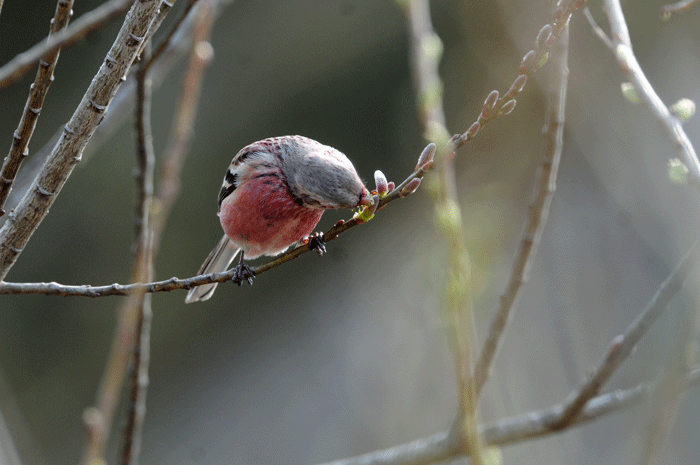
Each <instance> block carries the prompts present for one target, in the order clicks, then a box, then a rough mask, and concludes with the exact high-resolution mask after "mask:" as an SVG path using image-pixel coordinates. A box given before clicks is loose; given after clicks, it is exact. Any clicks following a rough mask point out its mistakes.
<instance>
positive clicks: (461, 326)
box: [402, 0, 485, 464]
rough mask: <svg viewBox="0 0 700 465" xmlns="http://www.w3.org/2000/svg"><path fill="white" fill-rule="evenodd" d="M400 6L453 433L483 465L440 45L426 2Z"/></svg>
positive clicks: (410, 0)
mask: <svg viewBox="0 0 700 465" xmlns="http://www.w3.org/2000/svg"><path fill="white" fill-rule="evenodd" d="M402 6H403V7H404V10H405V13H406V15H407V19H408V23H409V27H410V35H411V37H410V39H411V54H412V56H411V58H412V66H413V79H414V83H415V87H416V95H417V99H418V106H419V112H420V118H421V122H422V123H423V127H424V131H425V132H424V135H425V137H426V138H427V139H428V140H430V141H431V142H434V143H435V144H436V145H437V147H438V155H439V156H438V157H437V163H438V170H437V171H438V176H439V193H438V198H437V201H436V211H437V216H438V221H439V223H440V225H441V226H442V227H443V232H444V233H445V236H446V239H447V241H448V247H449V251H448V256H449V260H450V264H449V277H448V283H447V295H446V304H447V310H448V312H449V314H450V317H451V318H452V325H451V330H452V334H451V335H452V338H453V341H454V356H455V365H456V371H457V379H458V392H459V412H458V415H457V420H456V423H455V425H456V426H457V429H456V431H458V432H459V437H461V438H464V439H463V440H464V441H465V442H464V444H463V447H464V449H465V450H467V451H469V452H470V453H471V454H472V457H473V460H474V462H475V463H477V464H480V463H484V461H485V458H484V455H483V451H482V440H481V438H480V436H479V432H478V423H477V419H476V397H475V396H474V391H473V389H472V388H471V387H472V386H471V384H470V383H469V379H470V376H471V369H472V367H471V364H472V346H473V341H474V320H473V311H472V300H471V298H472V296H471V270H470V260H469V254H468V252H467V249H466V246H465V240H464V235H463V232H462V231H463V225H462V217H461V211H460V207H459V200H458V197H457V182H456V176H455V170H454V163H453V160H454V155H453V151H454V145H453V143H452V141H451V140H450V138H449V135H448V132H447V129H446V123H445V114H444V110H443V104H442V82H441V80H440V76H439V72H438V64H439V60H440V56H441V54H442V42H441V41H440V38H439V37H438V36H437V34H436V33H435V31H434V30H433V26H432V23H431V19H430V5H429V4H428V1H427V0H407V1H405V2H403V3H402Z"/></svg>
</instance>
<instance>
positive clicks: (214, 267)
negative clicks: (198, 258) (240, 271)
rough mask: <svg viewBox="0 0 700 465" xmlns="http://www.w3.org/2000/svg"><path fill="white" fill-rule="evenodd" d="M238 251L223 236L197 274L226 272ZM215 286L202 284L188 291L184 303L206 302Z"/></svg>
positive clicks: (215, 284)
mask: <svg viewBox="0 0 700 465" xmlns="http://www.w3.org/2000/svg"><path fill="white" fill-rule="evenodd" d="M240 250H241V249H234V248H233V247H231V245H230V241H229V238H228V236H226V234H224V237H222V238H221V240H220V241H219V243H218V244H216V247H214V250H212V251H211V253H210V254H209V256H208V257H207V259H206V260H204V263H202V267H201V268H200V269H199V271H198V272H197V274H208V273H219V272H221V271H226V270H227V269H228V267H229V265H231V262H232V261H233V259H234V258H236V255H238V252H239V251H240ZM216 286H217V283H213V284H204V285H202V286H197V287H195V288H192V289H190V292H188V293H187V297H186V298H185V303H186V304H189V303H192V302H199V301H203V300H207V299H208V298H209V297H211V296H212V294H214V290H215V289H216Z"/></svg>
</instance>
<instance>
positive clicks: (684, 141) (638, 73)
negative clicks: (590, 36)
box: [587, 0, 700, 189]
mask: <svg viewBox="0 0 700 465" xmlns="http://www.w3.org/2000/svg"><path fill="white" fill-rule="evenodd" d="M604 11H605V14H606V15H607V16H608V21H609V23H610V32H611V37H610V40H608V41H606V40H604V41H603V42H604V43H605V44H606V45H607V46H608V47H609V48H610V51H612V52H613V54H614V55H615V59H616V60H617V63H618V65H619V66H620V69H621V70H622V72H623V73H625V75H626V76H627V79H629V81H631V82H632V84H633V85H634V88H635V89H636V91H637V93H638V94H639V96H640V98H641V99H642V101H643V102H644V103H646V104H647V105H648V107H649V109H650V110H651V113H652V114H653V116H654V117H655V118H656V120H657V122H658V123H659V124H660V125H661V127H662V128H663V129H664V131H665V132H666V134H667V136H668V138H669V140H670V141H671V145H672V146H673V148H674V149H675V150H676V152H678V155H679V158H680V159H681V160H682V161H683V163H684V164H685V166H686V167H687V168H688V170H689V173H688V181H689V182H690V183H691V184H692V185H693V186H695V187H696V188H698V189H700V160H698V156H697V154H696V152H695V149H694V148H693V144H692V143H691V142H690V139H688V136H687V135H686V133H685V131H684V130H683V126H682V125H681V121H680V120H679V119H678V118H676V117H675V116H673V115H672V114H671V112H670V111H669V109H668V108H667V107H666V105H665V104H664V103H663V101H662V100H661V98H660V97H659V96H658V95H657V94H656V91H655V90H654V88H653V87H652V85H651V83H650V82H649V80H648V79H647V77H646V76H645V74H644V71H643V70H642V67H641V66H640V65H639V62H638V61H637V58H636V57H635V56H634V52H633V51H632V41H631V39H630V35H629V30H628V29H627V23H626V22H625V16H624V14H623V13H622V7H621V6H620V2H619V0H605V4H604ZM587 18H588V20H589V21H590V22H591V24H592V25H593V28H594V31H596V35H598V36H599V37H600V36H601V31H600V28H599V27H598V26H597V25H596V24H595V22H594V21H593V18H592V17H591V16H590V15H587ZM603 36H604V34H603Z"/></svg>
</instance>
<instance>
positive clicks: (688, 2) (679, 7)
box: [661, 0, 698, 20]
mask: <svg viewBox="0 0 700 465" xmlns="http://www.w3.org/2000/svg"><path fill="white" fill-rule="evenodd" d="M696 3H698V0H681V1H680V2H676V3H671V4H670V5H664V6H662V7H661V17H662V18H663V19H665V20H668V19H670V18H671V15H672V14H674V13H685V12H687V11H690V9H691V8H692V7H693V5H695V4H696Z"/></svg>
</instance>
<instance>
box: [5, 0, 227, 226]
mask: <svg viewBox="0 0 700 465" xmlns="http://www.w3.org/2000/svg"><path fill="white" fill-rule="evenodd" d="M229 4H230V3H229V0H217V8H216V15H217V17H218V16H219V15H220V14H221V13H222V12H223V11H224V7H225V6H226V5H229ZM168 5H169V4H168V3H166V2H165V1H164V2H163V3H162V4H161V13H160V14H159V16H158V17H160V16H161V15H162V14H163V11H164V10H166V9H167V8H168ZM158 17H157V18H156V20H155V21H154V24H156V22H157V21H158ZM194 22H195V21H194V17H193V15H192V14H188V15H186V17H185V20H184V21H183V22H182V23H181V24H180V25H179V26H178V27H177V28H175V29H173V31H174V33H173V34H172V38H171V40H170V41H169V42H168V43H167V46H166V48H165V51H164V52H163V54H162V55H161V56H160V57H159V58H158V59H157V60H150V61H151V63H149V68H151V69H150V71H151V81H152V87H153V90H154V91H156V90H157V89H158V88H160V86H161V84H162V83H163V81H164V80H165V79H167V78H168V76H169V74H170V72H171V71H172V70H173V69H174V68H175V65H177V64H178V63H179V62H180V60H181V59H182V58H183V57H185V56H187V54H188V53H189V51H190V50H191V48H192V47H191V43H192V30H193V28H194ZM135 95H136V80H135V79H134V74H133V73H130V74H129V75H128V76H127V79H126V82H124V84H123V85H122V86H121V87H120V88H119V91H118V92H117V95H116V96H115V97H114V100H113V101H112V103H111V104H110V106H109V112H108V113H107V114H106V115H105V118H104V119H103V120H102V122H101V123H100V125H99V126H98V127H97V129H96V130H95V132H94V134H93V136H92V138H91V139H90V143H89V144H88V145H87V146H86V147H85V150H84V151H83V162H86V161H89V160H90V158H91V156H92V154H93V153H95V152H97V151H98V150H99V148H100V147H101V146H102V145H103V144H104V143H105V142H106V141H108V140H110V137H112V136H113V135H114V133H115V132H116V131H117V130H118V129H119V128H120V127H121V126H122V125H123V124H124V122H125V121H126V120H127V119H128V117H130V116H131V115H132V114H133V110H134V102H135V101H136V99H135ZM62 133H63V128H59V129H58V130H57V131H56V133H55V134H54V136H53V137H52V138H51V139H50V140H49V142H48V143H47V144H46V145H45V146H44V147H42V148H41V149H39V150H38V151H35V154H34V156H33V157H32V160H31V161H30V162H28V163H27V164H28V165H30V166H25V169H23V170H22V171H21V172H20V173H19V176H18V178H17V180H16V181H15V186H14V188H13V190H12V194H11V195H10V200H9V202H16V200H15V199H14V198H13V197H18V196H19V195H18V193H20V192H21V193H24V192H25V191H26V189H27V187H28V185H29V183H30V180H31V179H33V178H34V176H36V173H37V172H38V171H39V169H40V167H41V163H40V162H39V160H41V161H42V162H43V160H45V159H46V158H47V156H48V153H50V152H51V150H52V149H53V147H54V145H55V144H56V141H58V139H59V138H60V137H61V134H62ZM2 219H4V218H0V220H2ZM0 224H1V223H0Z"/></svg>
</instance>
